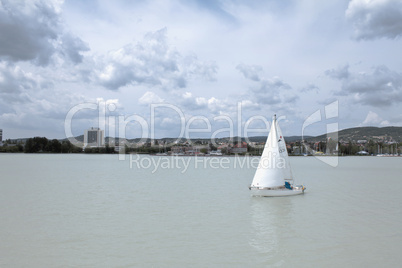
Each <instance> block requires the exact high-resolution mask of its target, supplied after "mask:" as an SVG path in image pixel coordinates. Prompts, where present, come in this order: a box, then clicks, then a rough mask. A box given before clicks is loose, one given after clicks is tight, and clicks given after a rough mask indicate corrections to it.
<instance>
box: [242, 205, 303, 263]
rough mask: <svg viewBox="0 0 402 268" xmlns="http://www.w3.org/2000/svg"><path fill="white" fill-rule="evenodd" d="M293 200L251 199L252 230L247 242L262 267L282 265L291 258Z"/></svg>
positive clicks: (293, 232) (293, 231)
mask: <svg viewBox="0 0 402 268" xmlns="http://www.w3.org/2000/svg"><path fill="white" fill-rule="evenodd" d="M294 200H296V199H293V198H286V197H277V198H267V197H260V198H251V200H250V202H251V204H250V205H251V220H252V225H251V226H252V230H251V232H252V233H251V236H250V240H249V244H250V246H251V247H253V248H254V251H255V252H258V253H257V255H258V257H259V259H260V262H261V263H258V264H259V265H262V266H276V265H278V266H281V265H284V264H285V263H287V259H288V258H291V256H292V255H293V254H292V252H291V251H292V250H291V248H290V244H291V241H292V237H293V236H294V234H295V230H294V229H293V224H292V223H293V221H292V213H293V207H294V206H293V202H294Z"/></svg>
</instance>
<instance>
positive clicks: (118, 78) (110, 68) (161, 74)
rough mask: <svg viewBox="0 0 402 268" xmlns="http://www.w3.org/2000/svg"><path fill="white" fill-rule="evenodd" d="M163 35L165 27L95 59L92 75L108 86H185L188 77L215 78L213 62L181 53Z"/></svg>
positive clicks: (113, 88) (165, 33)
mask: <svg viewBox="0 0 402 268" xmlns="http://www.w3.org/2000/svg"><path fill="white" fill-rule="evenodd" d="M166 35H167V29H166V28H164V29H161V30H158V31H156V32H151V33H148V34H146V35H145V36H144V38H143V40H141V41H139V42H137V43H136V44H134V43H131V44H128V45H126V46H124V47H123V48H121V49H118V50H115V51H111V52H109V53H108V55H106V56H104V57H101V58H98V59H96V63H95V65H96V66H95V68H96V70H95V73H94V78H93V79H94V80H95V82H97V83H100V84H101V85H103V86H104V87H106V88H107V89H110V90H118V89H119V88H121V87H124V86H127V85H146V86H160V87H161V88H163V89H166V90H170V89H174V88H186V87H187V86H188V82H189V80H191V79H197V78H200V79H203V80H209V81H214V80H215V75H216V72H217V66H216V64H215V63H214V62H201V61H199V60H198V59H197V57H196V56H195V55H189V56H182V55H181V54H180V53H179V52H178V51H177V50H176V49H174V48H172V47H170V46H169V44H168V40H167V36H166Z"/></svg>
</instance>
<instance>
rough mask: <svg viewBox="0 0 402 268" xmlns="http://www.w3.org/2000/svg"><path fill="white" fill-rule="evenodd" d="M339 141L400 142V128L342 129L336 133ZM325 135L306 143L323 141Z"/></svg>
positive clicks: (311, 138) (333, 134) (332, 134)
mask: <svg viewBox="0 0 402 268" xmlns="http://www.w3.org/2000/svg"><path fill="white" fill-rule="evenodd" d="M337 133H338V140H339V141H342V140H343V141H349V140H351V141H358V140H367V141H369V140H373V141H396V142H401V141H402V127H355V128H348V129H343V130H340V131H338V132H337ZM335 135H336V132H333V133H329V134H328V137H334V136H335ZM326 137H327V135H326V134H323V135H320V136H316V137H310V138H307V139H306V140H308V141H324V140H325V139H326Z"/></svg>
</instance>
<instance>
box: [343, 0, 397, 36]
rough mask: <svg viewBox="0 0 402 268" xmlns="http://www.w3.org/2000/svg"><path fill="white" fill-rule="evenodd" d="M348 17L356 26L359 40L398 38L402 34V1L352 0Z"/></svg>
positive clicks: (356, 34) (347, 13)
mask: <svg viewBox="0 0 402 268" xmlns="http://www.w3.org/2000/svg"><path fill="white" fill-rule="evenodd" d="M346 18H347V19H348V20H349V21H350V22H351V23H352V24H353V26H354V30H355V32H354V34H355V35H354V37H355V38H356V39H358V40H361V39H363V40H364V39H365V40H370V39H376V38H382V37H384V38H390V39H394V38H398V37H400V36H401V35H402V1H400V0H381V1H366V0H352V1H350V3H349V6H348V9H347V10H346Z"/></svg>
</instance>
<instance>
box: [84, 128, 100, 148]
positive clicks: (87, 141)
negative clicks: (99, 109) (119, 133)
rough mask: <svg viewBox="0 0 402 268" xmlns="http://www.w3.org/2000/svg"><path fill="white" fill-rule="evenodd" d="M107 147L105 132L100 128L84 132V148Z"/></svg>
mask: <svg viewBox="0 0 402 268" xmlns="http://www.w3.org/2000/svg"><path fill="white" fill-rule="evenodd" d="M104 145H105V138H104V132H103V130H101V129H100V128H95V127H91V128H90V129H87V130H85V132H84V147H87V146H89V147H102V146H104Z"/></svg>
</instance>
